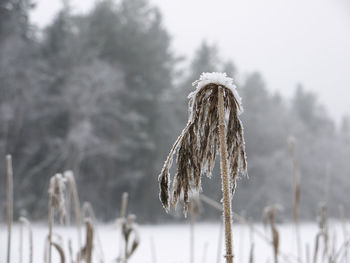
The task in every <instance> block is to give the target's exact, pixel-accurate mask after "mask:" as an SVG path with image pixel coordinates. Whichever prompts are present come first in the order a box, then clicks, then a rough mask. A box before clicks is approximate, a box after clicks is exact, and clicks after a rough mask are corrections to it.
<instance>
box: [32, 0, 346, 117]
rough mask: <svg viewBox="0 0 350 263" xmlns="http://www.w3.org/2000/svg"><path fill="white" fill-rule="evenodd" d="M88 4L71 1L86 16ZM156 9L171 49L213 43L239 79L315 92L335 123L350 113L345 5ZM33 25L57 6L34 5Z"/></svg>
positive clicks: (188, 3) (204, 3)
mask: <svg viewBox="0 0 350 263" xmlns="http://www.w3.org/2000/svg"><path fill="white" fill-rule="evenodd" d="M93 2H94V0H81V1H79V0H71V3H72V6H73V8H74V9H75V10H76V11H83V12H85V11H87V10H88V9H89V8H90V7H91V5H92V4H93ZM151 2H152V3H154V4H156V5H157V6H159V7H160V9H161V11H162V14H163V18H164V23H165V26H166V28H167V29H168V30H169V32H170V34H171V36H172V37H173V50H175V51H176V53H177V54H183V55H186V56H188V57H189V56H191V55H192V54H193V51H194V50H195V49H196V48H197V47H198V45H199V44H200V42H201V41H202V40H204V39H205V40H207V41H208V42H209V43H215V44H217V46H218V48H219V51H220V54H221V56H222V57H226V58H230V59H232V60H233V61H234V62H235V64H236V65H237V66H238V68H239V70H240V71H241V73H243V75H246V74H247V73H249V72H252V71H255V70H257V71H259V72H261V73H262V74H263V76H264V78H265V81H266V84H267V86H268V87H269V88H270V89H272V90H279V91H280V92H281V93H282V94H283V95H285V96H288V97H289V96H290V95H291V94H292V93H293V91H294V87H295V85H296V83H298V82H301V83H302V84H304V86H305V88H306V89H307V90H312V91H314V92H315V93H317V94H318V97H319V100H320V101H321V102H322V103H323V104H324V105H326V107H327V110H328V112H329V113H330V114H331V116H332V117H335V118H336V119H337V120H338V121H339V120H340V118H341V116H342V115H344V114H350V90H349V89H350V4H349V2H348V0H264V1H261V0H234V1H233V0H176V1H175V0H151ZM37 3H38V6H37V9H36V10H35V11H34V12H33V17H32V19H33V21H34V22H36V23H38V24H39V25H44V24H45V23H48V21H50V19H51V18H52V16H53V14H54V13H55V11H56V10H58V9H59V7H60V5H61V1H60V0H49V1H48V0H46V1H45V0H37Z"/></svg>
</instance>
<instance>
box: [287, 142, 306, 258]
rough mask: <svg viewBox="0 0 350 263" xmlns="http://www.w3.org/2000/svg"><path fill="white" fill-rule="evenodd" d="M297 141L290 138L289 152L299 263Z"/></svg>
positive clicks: (300, 250) (300, 252)
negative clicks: (291, 165)
mask: <svg viewBox="0 0 350 263" xmlns="http://www.w3.org/2000/svg"><path fill="white" fill-rule="evenodd" d="M295 144H296V139H295V138H294V137H292V136H291V137H289V138H288V151H289V154H290V157H291V159H292V164H293V185H294V204H293V219H294V224H295V235H296V240H297V255H298V261H299V262H302V256H301V255H302V253H303V252H302V247H301V236H300V224H299V204H300V192H301V191H300V171H299V167H298V162H297V158H296V153H295Z"/></svg>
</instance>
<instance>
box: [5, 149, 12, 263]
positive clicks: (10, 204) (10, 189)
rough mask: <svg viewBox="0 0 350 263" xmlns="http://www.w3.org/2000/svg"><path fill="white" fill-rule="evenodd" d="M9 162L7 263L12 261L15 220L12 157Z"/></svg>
mask: <svg viewBox="0 0 350 263" xmlns="http://www.w3.org/2000/svg"><path fill="white" fill-rule="evenodd" d="M6 162H7V230H8V234H7V263H10V261H11V229H12V218H13V170H12V157H11V155H7V156H6Z"/></svg>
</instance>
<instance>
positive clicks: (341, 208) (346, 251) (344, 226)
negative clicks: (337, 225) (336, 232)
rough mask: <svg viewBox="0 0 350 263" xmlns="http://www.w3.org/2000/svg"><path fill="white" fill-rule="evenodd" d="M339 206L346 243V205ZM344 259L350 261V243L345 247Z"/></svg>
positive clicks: (346, 262)
mask: <svg viewBox="0 0 350 263" xmlns="http://www.w3.org/2000/svg"><path fill="white" fill-rule="evenodd" d="M338 208H339V215H340V222H341V225H342V232H343V238H344V244H346V242H347V238H348V230H347V228H346V223H345V213H344V206H342V205H339V207H338ZM344 259H345V263H348V262H349V256H348V245H345V248H344Z"/></svg>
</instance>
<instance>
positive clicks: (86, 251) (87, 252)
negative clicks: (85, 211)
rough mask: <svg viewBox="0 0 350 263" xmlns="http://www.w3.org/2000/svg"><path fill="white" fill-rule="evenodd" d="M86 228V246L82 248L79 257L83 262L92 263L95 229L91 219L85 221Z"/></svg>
mask: <svg viewBox="0 0 350 263" xmlns="http://www.w3.org/2000/svg"><path fill="white" fill-rule="evenodd" d="M85 226H86V241H85V246H84V247H83V248H82V250H81V251H80V253H79V255H80V257H81V259H82V260H85V262H86V263H91V260H92V250H93V241H94V227H93V224H92V222H91V220H90V219H86V220H85Z"/></svg>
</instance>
